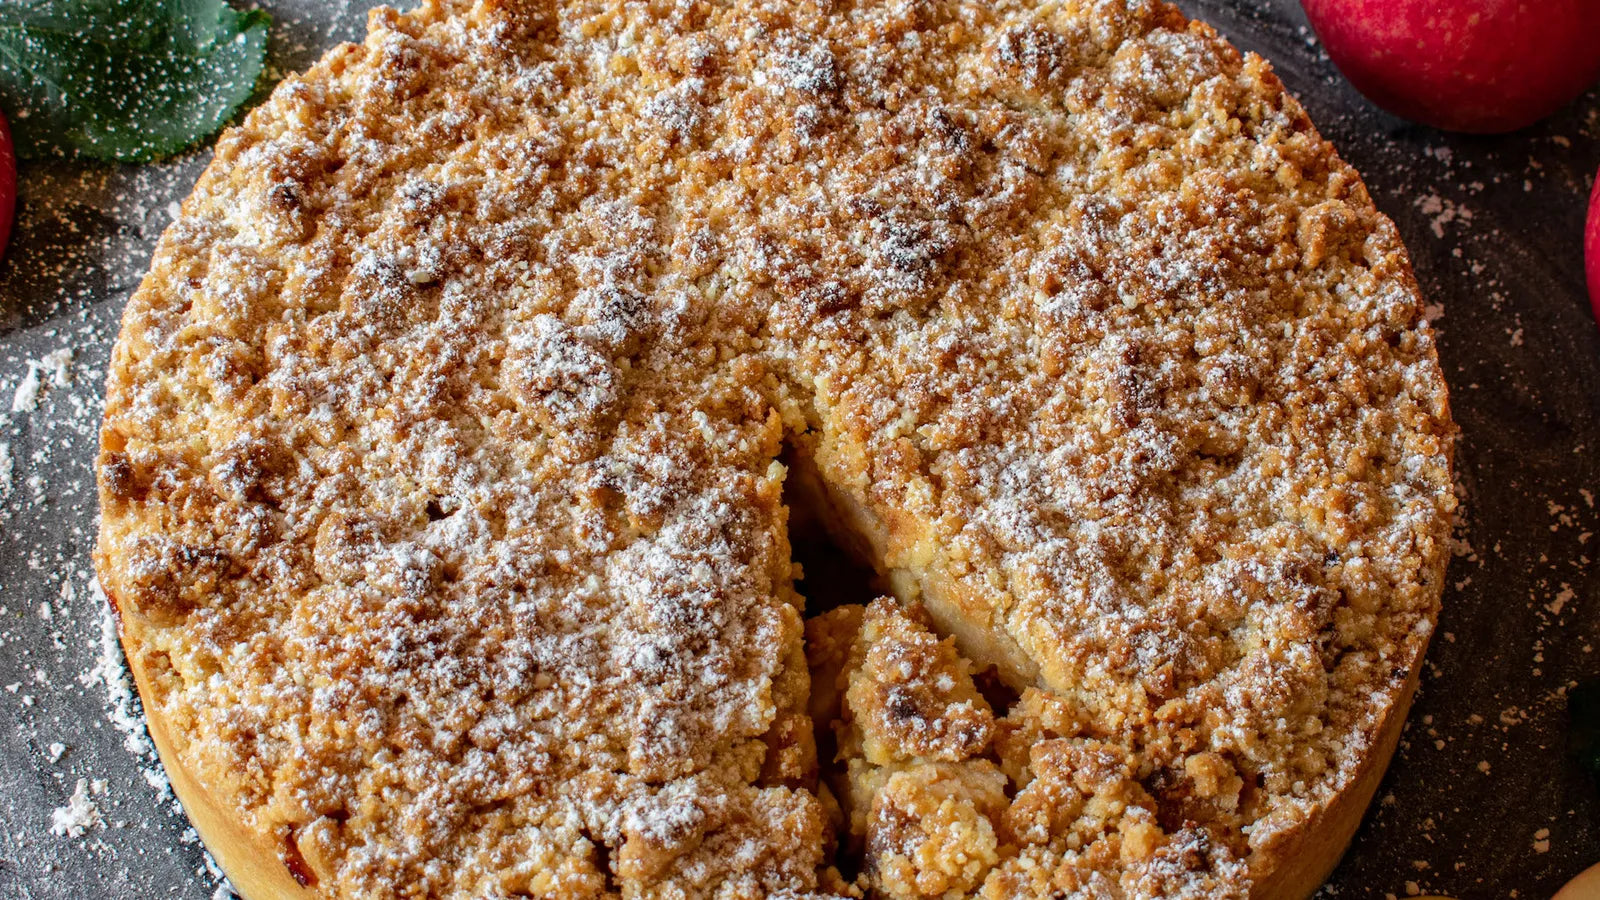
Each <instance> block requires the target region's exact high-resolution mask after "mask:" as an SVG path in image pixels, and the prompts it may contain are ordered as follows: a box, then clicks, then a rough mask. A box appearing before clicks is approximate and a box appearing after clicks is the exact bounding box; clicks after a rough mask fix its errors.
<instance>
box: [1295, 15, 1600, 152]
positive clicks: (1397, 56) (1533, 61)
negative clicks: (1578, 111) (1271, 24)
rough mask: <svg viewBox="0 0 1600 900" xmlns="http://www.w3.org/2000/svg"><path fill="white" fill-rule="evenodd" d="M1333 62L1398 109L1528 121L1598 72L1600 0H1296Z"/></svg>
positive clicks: (1458, 118)
mask: <svg viewBox="0 0 1600 900" xmlns="http://www.w3.org/2000/svg"><path fill="white" fill-rule="evenodd" d="M1300 2H1301V5H1302V6H1304V7H1305V10H1306V15H1307V16H1308V17H1309V18H1310V19H1311V27H1312V28H1315V29H1316V32H1317V37H1319V38H1321V39H1322V44H1323V46H1325V47H1327V48H1328V55H1329V56H1331V57H1333V61H1334V64H1336V65H1337V66H1338V67H1339V70H1340V71H1341V72H1343V73H1344V74H1345V77H1346V78H1349V79H1350V81H1351V83H1352V84H1354V85H1355V86H1356V88H1357V89H1358V90H1360V91H1361V93H1363V94H1366V95H1367V97H1368V98H1370V99H1371V100H1372V101H1373V102H1374V103H1376V104H1378V105H1379V106H1381V107H1383V108H1384V109H1387V110H1388V111H1390V112H1392V113H1394V114H1395V115H1398V116H1403V117H1405V118H1407V119H1412V120H1414V121H1417V122H1422V123H1424V124H1426V125H1432V126H1434V127H1436V128H1443V129H1446V130H1449V131H1472V132H1480V133H1495V132H1502V131H1513V130H1515V129H1518V128H1521V127H1523V126H1525V125H1531V124H1533V123H1534V122H1537V121H1538V120H1540V119H1542V118H1544V117H1545V116H1547V115H1549V114H1551V113H1553V112H1555V111H1556V110H1557V109H1559V108H1561V107H1562V106H1563V105H1565V104H1566V103H1568V102H1569V101H1571V100H1572V99H1573V98H1574V97H1577V96H1578V95H1579V94H1581V93H1583V91H1584V89H1585V88H1587V87H1589V85H1591V84H1594V82H1595V80H1596V79H1597V78H1600V0H1300Z"/></svg>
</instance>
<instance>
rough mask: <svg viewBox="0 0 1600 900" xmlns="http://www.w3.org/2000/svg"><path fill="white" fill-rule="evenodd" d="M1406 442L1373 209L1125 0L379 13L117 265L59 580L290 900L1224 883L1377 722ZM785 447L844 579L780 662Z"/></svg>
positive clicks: (1414, 480)
mask: <svg viewBox="0 0 1600 900" xmlns="http://www.w3.org/2000/svg"><path fill="white" fill-rule="evenodd" d="M1451 434H1452V427H1451V425H1450V420H1449V413H1448V409H1447V404H1446V392H1445V388H1444V384H1443V381H1442V379H1441V377H1440V374H1439V370H1438V365H1437V361H1436V358H1435V353H1434V349H1433V344H1432V335H1431V332H1430V331H1429V329H1428V327H1427V324H1426V322H1425V321H1423V319H1422V306H1421V302H1420V300H1419V298H1418V296H1417V289H1416V285H1415V283H1414V280H1413V279H1412V277H1411V274H1410V271H1409V268H1408V263H1407V260H1406V256H1405V253H1404V250H1403V248H1402V246H1401V244H1400V242H1399V239H1398V237H1397V235H1396V233H1395V230H1394V227H1393V225H1392V224H1391V223H1390V222H1388V221H1387V220H1386V219H1384V218H1383V217H1382V216H1381V215H1379V214H1378V213H1377V212H1376V210H1375V209H1374V208H1373V205H1372V203H1371V201H1370V199H1369V198H1368V196H1367V194H1366V191H1365V189H1364V188H1363V186H1362V185H1361V182H1360V180H1359V178H1358V177H1357V176H1356V174H1355V173H1354V172H1353V171H1352V170H1350V168H1349V167H1348V166H1346V165H1345V164H1344V163H1343V162H1342V161H1340V160H1339V158H1338V157H1337V156H1336V155H1335V154H1334V153H1333V151H1332V149H1331V148H1330V147H1329V146H1328V144H1327V143H1326V142H1325V141H1323V140H1322V139H1321V138H1320V136H1318V134H1317V133H1316V131H1315V130H1314V129H1313V128H1312V127H1311V125H1310V123H1309V122H1308V121H1307V120H1306V118H1305V115H1304V113H1303V112H1302V111H1301V110H1300V108H1299V106H1298V105H1297V104H1296V103H1295V101H1294V100H1293V99H1292V98H1290V97H1289V96H1288V95H1287V93H1286V92H1285V91H1284V90H1283V87H1282V86H1281V84H1279V83H1278V81H1277V80H1276V78H1274V76H1273V75H1272V74H1271V72H1270V71H1269V70H1268V68H1267V66H1266V65H1265V63H1263V62H1262V61H1261V60H1260V59H1258V58H1256V57H1253V56H1241V55H1240V54H1239V53H1238V52H1237V51H1235V50H1234V49H1233V48H1232V47H1231V46H1230V45H1228V44H1227V43H1226V42H1225V41H1223V40H1222V39H1220V38H1219V37H1218V36H1217V35H1216V34H1215V33H1214V32H1212V31H1211V30H1210V29H1209V28H1207V27H1206V26H1204V25H1201V24H1197V23H1190V22H1188V21H1186V20H1185V19H1184V18H1183V17H1182V16H1181V15H1179V14H1178V13H1177V12H1176V11H1175V10H1173V9H1172V8H1171V7H1168V6H1166V5H1164V4H1161V3H1158V2H1145V0H1068V2H1044V0H997V2H977V0H904V2H895V3H882V2H876V0H859V2H857V0H677V2H666V0H563V2H535V0H472V2H469V0H427V2H425V3H423V5H422V7H421V8H420V9H419V10H417V11H416V12H414V13H409V14H404V15H402V14H399V13H396V12H393V11H389V10H379V11H377V12H375V13H374V14H373V16H372V19H371V32H370V35H369V37H368V39H367V40H366V42H365V43H364V44H363V45H359V46H358V45H349V46H345V47H342V48H339V49H337V50H335V51H333V52H332V53H330V54H329V55H328V56H327V57H326V58H325V59H324V60H323V61H322V62H320V63H319V64H318V65H317V66H316V67H314V68H313V69H312V70H311V71H310V72H308V73H306V74H305V75H303V76H299V77H293V78H290V79H288V80H286V81H285V82H284V83H283V84H282V85H280V86H279V88H278V89H277V90H276V91H275V92H274V94H273V96H272V98H271V100H269V101H268V102H267V103H266V104H264V105H263V106H262V107H260V108H259V109H257V110H256V111H255V112H253V113H252V114H251V115H250V116H249V118H248V119H247V121H246V122H245V123H244V124H243V125H242V126H240V127H239V128H237V129H234V130H232V131H230V132H229V133H228V134H226V135H225V136H224V137H223V139H222V140H221V142H220V143H219V145H218V148H217V153H216V159H215V161H214V163H213V164H212V166H211V167H210V168H209V169H208V170H207V172H206V174H205V175H204V176H203V177H202V179H201V181H200V183H199V185H198V186H197V187H196V189H195V192H194V194H193V196H191V197H190V198H189V199H188V200H187V201H186V202H185V204H184V206H183V213H182V215H181V216H180V217H179V219H178V220H177V221H176V222H175V223H174V224H173V226H172V227H171V228H170V229H169V230H168V232H167V233H166V235H165V236H164V237H163V239H162V242H161V244H160V246H159V248H158V250H157V253H156V257H155V260H154V262H153V264H152V270H151V274H150V276H149V277H148V278H147V279H146V280H145V282H144V284H143V285H142V287H141V288H140V290H139V291H138V293H137V294H136V295H135V296H134V297H133V299H132V300H131V301H130V303H129V306H128V310H127V313H126V315H125V318H124V323H123V331H122V335H121V338H120V340H119V342H118V345H117V348H116V351H115V355H114V358H113V361H112V366H111V373H110V378H109V384H108V396H107V412H106V420H105V426H104V431H103V437H102V444H103V449H102V456H101V462H100V473H101V502H102V527H101V535H100V543H99V548H98V551H97V563H98V568H99V572H100V575H101V579H102V581H103V583H104V586H105V587H106V589H107V592H108V593H109V594H110V595H111V596H112V597H113V598H114V599H115V600H116V602H118V603H119V605H120V609H121V611H122V613H123V627H124V632H123V633H124V642H125V646H126V647H127V650H128V653H129V656H130V660H131V662H132V663H133V665H134V666H135V667H136V669H138V670H139V671H140V672H141V674H142V676H143V680H144V682H145V684H146V685H147V692H146V696H145V702H146V704H147V708H148V710H149V711H150V713H151V715H153V716H159V717H160V718H161V719H162V720H163V721H164V722H165V723H167V725H168V729H169V730H170V732H171V733H172V734H173V735H175V737H176V740H177V743H178V746H177V747H176V748H175V751H176V759H177V762H178V763H179V764H180V765H182V766H183V767H184V768H185V769H186V770H188V771H189V772H191V773H193V774H194V775H195V776H196V777H197V779H198V781H199V782H200V783H201V784H203V785H205V787H206V789H207V790H208V791H209V792H211V793H212V794H213V795H215V796H217V797H220V798H222V799H223V800H224V801H225V802H226V803H227V804H228V805H229V806H230V807H231V808H232V809H234V810H236V812H237V815H238V817H239V819H240V821H241V822H242V823H243V824H244V826H245V827H246V828H248V829H249V830H250V831H251V832H252V833H255V834H260V835H268V836H271V837H272V838H273V839H274V840H276V841H278V842H279V843H280V845H281V846H283V847H285V848H287V849H286V856H285V858H286V859H292V860H293V861H294V868H295V870H296V874H297V876H299V877H302V878H304V879H305V880H308V881H314V882H315V883H316V885H317V887H318V888H319V889H320V890H322V891H324V892H325V893H326V894H327V895H329V896H339V897H388V896H395V895H397V894H401V893H404V894H405V895H407V896H438V897H510V896H536V897H600V896H614V895H619V894H620V895H622V896H628V897H642V896H677V897H698V896H708V897H709V896H716V897H727V898H734V897H750V898H755V897H766V896H777V895H793V894H804V893H806V892H825V893H835V894H837V893H841V892H843V893H859V892H862V891H865V892H867V893H868V894H871V895H874V896H884V897H890V896H893V897H902V896H904V897H912V896H922V897H929V896H957V895H966V894H978V895H982V896H987V897H1011V896H1014V897H1030V896H1044V895H1049V894H1052V893H1056V894H1060V893H1072V892H1073V891H1082V892H1086V893H1089V894H1091V895H1096V896H1101V895H1103V896H1127V897H1155V896H1163V897H1176V896H1192V897H1201V896H1205V897H1220V896H1236V895H1242V894H1244V893H1246V892H1248V891H1249V890H1250V889H1251V885H1252V884H1260V883H1262V882H1263V881H1264V880H1266V879H1269V878H1270V877H1271V876H1272V874H1273V873H1274V871H1275V869H1276V868H1277V867H1278V866H1279V864H1280V863H1281V862H1283V860H1284V859H1285V858H1286V855H1292V854H1293V852H1295V848H1296V847H1297V844H1296V843H1295V842H1296V841H1297V840H1299V838H1300V836H1301V835H1302V833H1303V832H1304V831H1305V830H1306V829H1307V828H1308V827H1310V825H1311V823H1313V822H1314V821H1315V820H1316V818H1317V817H1318V816H1319V815H1321V814H1322V813H1323V811H1325V810H1326V809H1328V807H1329V805H1330V804H1332V803H1333V802H1334V800H1335V799H1336V798H1337V797H1338V796H1339V795H1340V792H1341V791H1343V790H1344V789H1346V788H1347V787H1348V786H1349V785H1350V784H1351V782H1352V780H1353V779H1354V778H1355V777H1356V773H1357V772H1358V771H1360V770H1361V768H1362V766H1363V765H1365V764H1367V763H1369V762H1370V757H1371V756H1372V755H1373V754H1374V753H1375V752H1377V750H1376V748H1375V747H1374V742H1375V741H1376V740H1377V734H1378V732H1379V730H1380V728H1381V727H1382V726H1383V723H1385V722H1386V721H1387V720H1388V719H1389V717H1390V716H1391V715H1392V714H1393V713H1394V711H1395V709H1396V708H1397V705H1403V703H1404V702H1405V695H1406V690H1407V687H1406V685H1407V679H1408V677H1409V675H1410V673H1412V672H1413V671H1414V669H1415V666H1416V663H1417V660H1418V658H1419V656H1420V654H1421V652H1422V650H1423V648H1424V646H1425V644H1426V641H1427V637H1428V634H1429V631H1430V629H1431V627H1432V623H1433V621H1434V617H1435V614H1436V610H1437V604H1438V598H1439V594H1440V589H1441V581H1442V570H1443V565H1444V561H1445V557H1446V552H1445V550H1446V547H1445V541H1446V537H1447V523H1448V518H1449V514H1450V511H1451V509H1452V504H1453V500H1452V497H1451V493H1450V476H1449V450H1450V438H1451ZM786 444H787V445H788V446H790V447H791V448H792V449H793V452H794V453H795V454H796V455H797V457H798V459H800V460H801V464H802V465H804V466H806V467H808V468H810V469H811V470H813V471H814V472H815V474H816V477H817V479H818V480H819V482H820V483H821V484H822V485H824V486H825V489H826V497H825V499H823V500H821V501H819V502H822V503H823V504H825V505H826V507H827V511H826V515H827V517H828V518H830V519H832V520H833V521H834V522H835V523H836V525H837V527H839V528H840V529H841V530H847V531H849V532H850V533H851V534H852V535H853V536H854V539H855V540H857V541H858V542H859V543H860V544H862V545H863V546H864V547H865V548H866V549H867V550H868V551H869V553H870V555H871V556H872V558H873V562H874V564H875V565H877V567H878V568H879V570H880V571H881V572H882V573H883V575H884V576H885V579H886V582H887V583H888V584H889V585H890V586H891V587H892V589H893V591H894V593H895V594H896V595H897V597H898V599H899V601H900V603H901V604H902V608H901V609H900V610H899V611H897V609H896V608H895V607H894V606H892V605H889V604H881V603H880V604H875V605H874V606H872V607H870V608H868V609H866V610H860V609H855V610H850V609H846V610H842V611H839V612H835V613H831V614H829V616H828V617H826V618H824V619H820V620H814V621H813V622H812V623H811V624H810V625H809V629H810V632H811V637H812V639H811V641H810V644H811V657H812V659H811V666H812V668H813V669H814V670H815V672H814V673H808V666H807V659H806V651H805V646H806V643H807V642H806V640H805V639H804V635H805V632H806V631H807V628H808V626H807V625H806V623H804V622H803V621H802V600H801V598H800V597H799V596H798V595H797V594H796V592H795V590H794V585H793V579H794V574H795V573H794V566H793V563H792V562H791V558H790V552H789V544H788V536H787V531H786V521H787V516H788V510H787V509H786V508H785V507H784V504H783V502H782V499H781V491H782V487H783V483H784V480H785V477H786V472H785V469H784V467H783V466H782V465H780V464H779V463H778V462H777V458H778V456H779V454H780V452H781V451H782V449H783V448H784V446H785V445H786ZM940 635H942V636H943V637H940ZM967 660H971V661H974V662H975V663H976V664H977V665H978V666H980V667H982V668H984V669H986V670H987V669H989V668H991V667H992V668H993V669H994V671H995V672H997V673H998V677H999V678H1000V679H1003V680H1004V681H1005V682H1007V683H1008V684H1009V685H1010V686H1011V688H1012V689H1013V690H1015V691H1017V692H1019V693H1020V699H1019V700H1018V701H1017V703H1016V704H1015V705H1014V706H1013V707H1012V708H1011V709H1009V710H993V709H991V708H990V706H989V704H988V703H987V702H985V701H984V699H983V696H982V695H981V694H980V693H979V692H978V690H977V689H976V687H975V686H974V683H973V678H972V664H971V663H969V662H967ZM814 725H816V726H818V731H817V732H814V729H813V726H814ZM835 725H837V728H835V727H834V726H835ZM814 733H820V734H822V735H823V737H824V744H825V745H827V746H828V749H829V751H830V753H829V759H827V760H825V762H827V763H829V768H830V773H829V777H828V778H819V775H820V773H819V763H818V760H817V744H816V742H815V740H814ZM835 760H837V761H838V763H839V766H840V769H839V772H840V773H842V775H843V777H838V774H839V773H834V772H832V771H831V770H832V764H833V763H834V762H835ZM835 842H837V843H839V844H841V845H843V846H844V847H845V849H846V852H847V853H854V854H856V855H858V856H859V857H860V858H861V859H862V860H863V862H864V865H863V867H862V872H863V876H862V878H863V880H862V881H861V882H860V883H859V884H847V883H846V879H844V878H843V877H842V876H841V875H840V874H839V872H838V871H837V870H836V869H834V868H833V845H834V843H835Z"/></svg>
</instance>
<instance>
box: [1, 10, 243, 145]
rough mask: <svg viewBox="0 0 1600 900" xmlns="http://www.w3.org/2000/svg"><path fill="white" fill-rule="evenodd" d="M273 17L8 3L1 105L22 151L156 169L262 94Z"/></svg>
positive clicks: (3, 33)
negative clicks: (157, 161) (259, 84)
mask: <svg viewBox="0 0 1600 900" xmlns="http://www.w3.org/2000/svg"><path fill="white" fill-rule="evenodd" d="M270 24H271V17H270V16H268V15H267V14H266V13H264V12H261V11H259V10H252V11H249V12H239V11H237V10H235V9H234V8H233V7H231V6H229V5H228V4H227V3H225V2H223V0H10V2H7V0H0V105H3V106H4V108H5V110H6V112H7V113H8V114H9V115H10V117H11V126H12V133H13V137H14V139H15V141H16V145H17V153H18V155H19V156H23V157H40V156H46V155H49V154H52V153H62V152H72V151H76V152H77V153H81V154H83V155H85V156H90V157H94V158H96V159H114V160H122V161H124V162H148V161H149V160H152V159H157V158H159V157H163V156H170V155H171V154H174V153H177V152H179V151H182V150H185V149H187V148H189V147H191V146H193V145H194V144H196V143H197V142H199V141H200V140H202V139H204V138H206V137H208V136H210V135H211V134H214V133H215V132H216V131H217V130H218V129H219V128H221V127H222V126H223V125H224V124H226V123H227V122H228V120H229V119H231V118H233V116H234V114H235V113H236V112H238V110H239V108H240V107H241V106H243V105H244V104H245V103H246V102H247V101H248V100H249V99H250V97H251V96H252V94H254V92H255V89H256V84H257V82H258V81H259V79H260V78H261V73H262V69H263V68H264V67H265V65H266V56H267V28H268V26H269V25H270Z"/></svg>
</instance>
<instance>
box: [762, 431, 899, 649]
mask: <svg viewBox="0 0 1600 900" xmlns="http://www.w3.org/2000/svg"><path fill="white" fill-rule="evenodd" d="M781 461H782V462H783V464H784V465H785V466H786V467H787V468H788V470H789V477H788V478H786V479H785V480H784V484H783V505H784V506H786V507H787V508H788V510H789V545H790V553H791V555H792V558H793V560H794V562H796V563H798V564H799V566H800V573H801V574H800V578H799V579H798V580H796V582H795V590H796V591H798V592H799V593H800V595H801V596H803V597H805V600H806V605H805V613H806V616H807V617H808V618H810V617H814V616H818V615H820V614H822V613H825V612H828V611H829V610H832V609H837V608H839V607H841V606H865V605H867V604H868V603H871V602H872V601H873V599H875V598H877V597H881V596H883V595H884V594H885V593H888V584H887V582H886V581H885V580H884V579H883V578H882V577H881V576H880V575H879V574H878V572H877V570H876V569H874V568H873V566H872V563H871V562H870V561H869V559H870V552H871V551H870V549H869V544H868V542H867V539H866V538H865V537H864V536H862V535H858V534H853V533H850V532H848V531H846V530H844V529H843V527H842V522H841V521H840V520H839V519H838V517H837V516H835V515H833V514H832V512H831V510H829V508H828V500H827V497H826V494H825V489H824V488H823V487H822V484H821V482H820V480H819V478H818V476H817V474H816V471H815V467H814V466H813V465H812V464H811V463H810V462H808V461H807V460H806V459H804V458H803V457H802V454H801V452H800V451H799V450H797V449H796V448H795V447H794V446H793V445H791V446H789V447H786V448H785V450H784V453H783V456H782V458H781Z"/></svg>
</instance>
